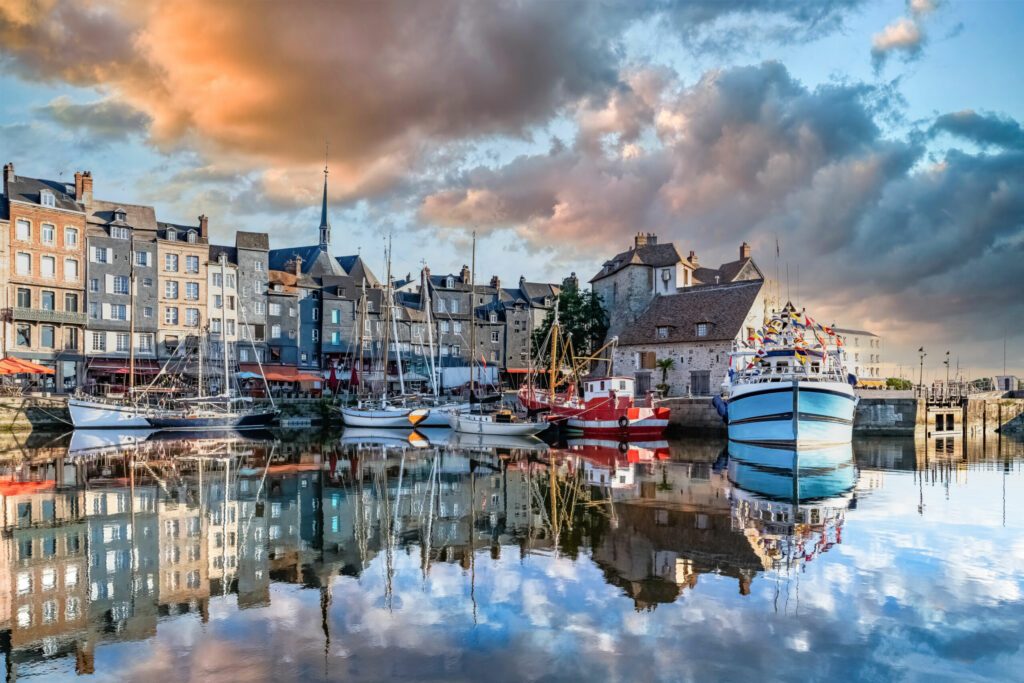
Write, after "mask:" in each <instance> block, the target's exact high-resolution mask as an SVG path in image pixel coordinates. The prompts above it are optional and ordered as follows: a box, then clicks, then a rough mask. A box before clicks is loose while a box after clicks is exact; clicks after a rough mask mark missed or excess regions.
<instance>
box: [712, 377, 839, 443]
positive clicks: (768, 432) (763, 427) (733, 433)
mask: <svg viewBox="0 0 1024 683" xmlns="http://www.w3.org/2000/svg"><path fill="white" fill-rule="evenodd" d="M856 405H857V397H856V395H855V394H854V392H853V388H852V387H850V385H848V384H843V383H841V382H803V381H799V380H797V381H793V382H774V383H763V384H745V385H738V386H736V387H734V388H733V391H732V393H731V395H730V396H729V404H728V418H729V440H730V441H734V442H737V443H744V444H760V445H766V446H782V447H792V448H813V447H816V446H824V445H829V444H844V443H850V442H851V441H852V439H853V416H854V410H855V408H856Z"/></svg>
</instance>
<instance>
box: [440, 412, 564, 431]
mask: <svg viewBox="0 0 1024 683" xmlns="http://www.w3.org/2000/svg"><path fill="white" fill-rule="evenodd" d="M448 424H449V425H450V426H451V428H452V429H454V430H455V431H457V432H461V433H463V434H488V435H491V436H532V435H534V434H540V433H541V432H543V431H544V430H545V429H547V428H548V423H547V422H495V421H494V419H493V418H492V417H491V416H490V415H474V414H471V413H464V414H457V415H450V416H449V418H448Z"/></svg>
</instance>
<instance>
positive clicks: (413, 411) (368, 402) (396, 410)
mask: <svg viewBox="0 0 1024 683" xmlns="http://www.w3.org/2000/svg"><path fill="white" fill-rule="evenodd" d="M387 282H388V284H387V287H386V289H385V292H384V306H385V322H384V340H383V341H384V345H383V349H382V352H381V357H382V360H381V376H382V377H383V383H382V387H381V392H380V395H379V396H378V397H374V398H367V399H365V400H360V401H359V402H358V403H357V404H356V405H354V406H345V407H342V408H340V409H339V411H338V412H340V413H341V419H342V422H343V423H344V424H345V426H346V427H369V428H376V429H381V428H383V429H408V428H410V427H414V426H415V427H447V426H448V413H449V412H453V411H454V412H460V411H462V410H466V409H468V407H469V406H468V404H466V405H462V404H448V405H442V404H439V400H440V399H439V397H438V391H437V374H436V372H434V368H433V367H431V372H430V381H431V386H432V388H433V398H432V403H433V405H424V400H423V397H418V396H406V395H405V376H404V373H403V368H402V350H401V347H402V345H401V343H400V342H399V339H398V324H397V322H396V318H395V314H394V291H393V288H392V284H391V240H390V238H389V239H388V251H387ZM424 296H426V309H427V334H428V336H429V339H430V347H431V348H430V363H431V366H433V360H434V358H433V331H432V329H431V320H430V287H429V285H428V286H427V287H426V288H425V293H424ZM359 312H360V322H359V324H358V325H357V326H356V328H355V334H358V335H359V341H358V343H357V344H356V347H357V349H358V352H357V358H356V359H355V360H354V361H353V362H354V363H357V364H359V365H361V364H362V359H363V356H364V352H363V343H364V339H365V325H366V281H365V280H364V281H363V293H362V296H361V297H360V304H359ZM391 335H394V339H395V357H396V359H397V365H398V368H397V369H398V383H399V396H397V397H390V396H389V395H388V356H389V347H390V345H391V344H390V339H389V337H390V336H391Z"/></svg>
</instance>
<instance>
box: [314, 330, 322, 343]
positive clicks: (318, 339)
mask: <svg viewBox="0 0 1024 683" xmlns="http://www.w3.org/2000/svg"><path fill="white" fill-rule="evenodd" d="M313 341H314V342H318V341H320V330H313Z"/></svg>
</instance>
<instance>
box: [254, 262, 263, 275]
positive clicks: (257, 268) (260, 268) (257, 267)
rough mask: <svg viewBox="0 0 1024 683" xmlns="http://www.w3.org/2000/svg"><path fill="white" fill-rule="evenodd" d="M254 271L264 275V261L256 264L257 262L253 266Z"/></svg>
mask: <svg viewBox="0 0 1024 683" xmlns="http://www.w3.org/2000/svg"><path fill="white" fill-rule="evenodd" d="M253 269H254V270H255V271H256V272H257V273H262V272H263V262H262V261H256V262H255V263H254V264H253Z"/></svg>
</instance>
